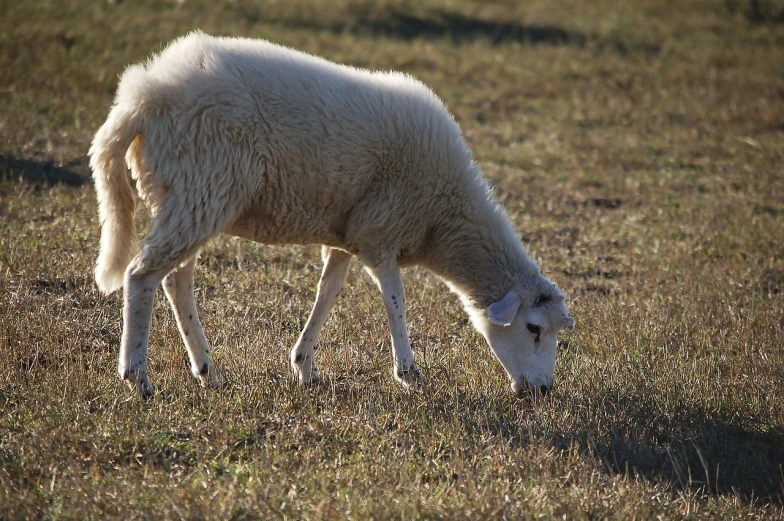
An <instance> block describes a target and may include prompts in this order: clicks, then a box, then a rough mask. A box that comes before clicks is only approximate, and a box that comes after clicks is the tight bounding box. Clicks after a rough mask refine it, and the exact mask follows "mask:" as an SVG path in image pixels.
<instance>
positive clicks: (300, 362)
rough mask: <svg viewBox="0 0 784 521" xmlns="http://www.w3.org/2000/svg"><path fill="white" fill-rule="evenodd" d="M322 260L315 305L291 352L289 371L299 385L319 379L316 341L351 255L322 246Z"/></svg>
mask: <svg viewBox="0 0 784 521" xmlns="http://www.w3.org/2000/svg"><path fill="white" fill-rule="evenodd" d="M322 258H323V259H324V270H323V271H322V273H321V280H320V281H319V286H318V291H317V293H316V302H315V303H314V304H313V310H312V311H311V312H310V318H308V322H307V324H305V328H304V329H303V330H302V333H301V334H300V335H299V339H298V340H297V343H296V344H295V345H294V347H293V348H292V350H291V368H292V369H293V370H294V374H295V375H296V376H297V377H298V378H299V382H300V383H301V384H303V385H305V384H311V383H317V382H318V381H320V379H321V377H320V375H319V371H318V367H316V342H317V341H318V337H319V334H320V333H321V328H322V327H323V326H324V322H326V320H327V316H329V311H330V310H331V309H332V307H333V306H334V305H335V301H337V298H338V294H339V293H340V290H341V289H343V285H344V284H345V282H346V275H347V274H348V266H349V263H350V262H351V254H349V253H346V252H344V251H341V250H336V249H334V248H329V247H326V246H325V247H324V248H323V250H322Z"/></svg>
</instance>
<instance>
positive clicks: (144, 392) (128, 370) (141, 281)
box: [117, 254, 168, 398]
mask: <svg viewBox="0 0 784 521" xmlns="http://www.w3.org/2000/svg"><path fill="white" fill-rule="evenodd" d="M140 258H141V254H139V255H137V256H136V258H134V260H133V261H132V262H131V264H130V266H128V269H127V270H126V271H125V279H124V283H123V295H124V305H123V335H122V342H121V344H120V359H119V362H118V364H117V371H118V372H119V373H120V378H121V379H123V380H125V381H126V382H127V383H128V386H129V387H130V388H131V389H133V390H136V391H137V392H138V393H139V394H140V395H141V396H142V398H149V397H150V396H152V395H153V392H154V391H153V387H152V384H150V381H149V379H148V378H147V346H148V343H149V340H150V320H151V319H152V304H153V298H154V297H155V290H156V289H157V288H158V284H160V282H161V279H163V276H164V275H165V274H166V271H168V270H156V271H146V270H142V269H140V266H141V264H142V263H141V261H140Z"/></svg>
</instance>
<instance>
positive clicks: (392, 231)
mask: <svg viewBox="0 0 784 521" xmlns="http://www.w3.org/2000/svg"><path fill="white" fill-rule="evenodd" d="M89 155H90V166H91V168H92V170H93V178H94V182H95V188H96V192H97V199H98V203H99V217H100V222H101V245H100V252H99V256H98V259H97V261H96V268H95V277H96V281H97V284H98V287H99V289H100V290H101V291H102V292H104V293H106V294H108V293H111V292H112V291H114V290H116V289H118V288H119V287H120V286H122V287H123V290H124V291H123V294H124V302H123V333H122V340H121V347H120V355H119V362H118V372H119V375H120V377H121V378H122V379H123V380H125V381H126V382H127V383H128V385H129V386H130V387H131V389H134V390H135V391H137V392H138V393H139V394H140V395H141V396H142V397H149V396H151V395H152V394H153V386H152V384H151V383H150V381H149V378H148V375H147V352H148V341H149V334H150V320H151V313H152V305H153V297H154V294H155V290H156V288H157V287H158V285H159V284H160V283H161V282H162V283H163V289H164V292H165V294H166V296H167V298H168V300H169V302H170V304H171V308H172V310H173V311H174V314H175V316H176V321H177V325H178V327H179V330H180V333H181V335H182V338H183V341H184V343H185V346H186V348H187V350H188V353H189V358H190V365H191V372H192V373H193V375H194V376H195V377H196V378H198V379H199V380H200V381H201V383H202V385H204V386H206V387H218V386H221V385H222V384H223V382H224V376H223V375H222V374H221V371H220V370H219V369H218V368H217V367H216V365H215V362H214V360H213V357H212V354H211V350H210V346H209V343H208V341H207V339H206V337H205V335H204V331H203V329H202V327H201V324H200V321H199V316H198V312H197V310H196V304H195V300H194V295H193V280H194V267H195V262H196V258H197V256H198V254H199V252H200V250H201V249H202V248H203V246H204V245H205V244H206V243H207V242H208V241H209V240H210V239H211V238H213V237H215V236H216V235H218V234H219V233H225V234H229V235H232V236H237V237H243V238H247V239H251V240H254V241H257V242H261V243H265V244H301V245H304V244H321V245H322V247H323V250H322V257H323V262H324V266H323V272H322V274H321V279H320V281H319V284H318V290H317V295H316V300H315V303H314V305H313V309H312V311H311V313H310V317H309V319H308V321H307V323H306V325H305V327H304V329H303V330H302V333H301V334H300V336H299V339H298V340H297V342H296V344H295V345H294V347H293V348H292V349H291V352H290V363H291V367H292V370H293V371H294V374H295V376H296V377H297V378H298V379H299V382H300V383H301V384H303V385H307V384H312V383H315V382H318V381H319V380H320V375H319V371H318V368H317V366H316V342H317V340H318V337H319V333H320V332H321V329H322V326H323V325H324V322H325V321H326V319H327V316H328V314H329V312H330V309H331V308H332V307H333V305H334V304H335V301H336V299H337V296H338V293H339V292H340V291H341V289H342V288H343V285H344V283H345V281H346V275H347V272H348V268H349V263H350V261H351V258H352V257H357V258H358V259H359V260H360V262H361V263H362V264H363V266H364V268H365V270H366V271H367V272H368V273H369V274H370V276H371V277H372V278H373V280H374V281H375V282H376V284H377V285H378V287H379V289H380V291H381V298H382V300H383V303H384V307H385V310H386V314H387V318H388V322H389V327H390V332H391V337H392V354H393V368H392V373H393V376H394V378H395V379H397V380H398V381H399V382H400V383H402V384H403V385H404V386H407V387H418V386H419V385H421V384H422V383H423V382H424V381H425V379H424V376H423V375H422V373H421V372H420V370H419V368H418V367H417V364H416V362H415V360H414V353H413V352H412V350H411V345H410V342H409V338H408V333H407V328H406V311H405V295H404V291H403V284H402V282H401V278H400V268H402V267H407V266H414V265H418V266H422V267H424V268H425V269H427V270H430V271H431V272H432V273H434V274H435V275H436V276H438V277H439V278H440V279H442V280H443V281H445V282H446V284H447V285H448V286H449V287H450V288H451V289H452V290H453V291H454V292H455V293H457V295H458V296H459V298H460V300H461V301H462V304H463V306H464V308H465V309H466V311H467V312H468V315H469V316H470V318H471V320H472V322H473V324H474V326H475V327H476V328H477V330H478V331H479V332H480V333H481V334H482V335H483V336H484V338H485V339H486V340H487V342H488V344H489V345H490V348H491V350H492V351H493V353H494V354H495V356H496V357H497V359H498V360H499V361H500V363H501V364H502V366H503V368H504V369H505V370H506V373H507V374H508V377H509V379H510V381H511V386H512V389H513V391H515V392H516V393H517V394H520V395H522V394H524V393H530V392H533V393H534V395H538V393H540V392H541V393H545V392H547V391H548V390H549V389H550V388H551V386H552V379H553V373H554V369H555V356H556V345H557V338H556V337H557V334H558V332H559V330H561V329H563V328H572V327H573V326H574V320H573V319H572V318H571V317H569V316H568V314H567V306H566V303H565V297H564V295H563V294H562V293H561V292H560V291H559V290H558V288H557V287H556V286H555V285H554V284H553V283H552V282H550V281H549V280H548V279H547V278H545V277H544V276H543V275H541V273H540V270H539V267H538V266H537V264H536V263H535V262H534V261H533V260H532V259H531V258H530V257H529V256H528V254H527V253H526V250H525V248H524V246H523V244H522V242H521V240H520V239H519V238H518V237H517V235H516V233H515V230H514V228H513V227H512V224H511V222H510V220H509V218H508V217H507V214H506V213H505V211H504V210H503V209H502V208H501V207H500V206H499V204H498V203H497V202H496V201H495V199H494V198H493V195H492V190H491V188H490V187H489V185H488V183H487V181H486V180H485V178H484V177H483V176H482V174H481V171H480V169H479V166H478V165H477V163H476V162H475V161H474V160H473V159H472V155H471V151H470V149H469V148H468V145H467V144H466V142H465V140H464V138H463V135H462V133H461V131H460V128H459V127H458V124H457V123H456V121H455V120H454V118H453V117H452V115H451V114H450V113H449V112H448V110H447V109H446V107H445V106H444V104H443V103H442V102H441V100H440V99H439V98H438V97H437V96H436V95H435V94H434V93H433V92H432V91H431V90H430V89H429V88H428V87H426V86H425V85H424V84H422V83H421V82H419V81H417V80H415V79H414V78H412V77H410V76H408V75H404V74H401V73H398V72H371V71H367V70H363V69H358V68H353V67H349V66H344V65H339V64H335V63H332V62H329V61H327V60H324V59H321V58H318V57H315V56H311V55H308V54H305V53H301V52H298V51H295V50H292V49H289V48H286V47H282V46H279V45H276V44H273V43H270V42H267V41H262V40H252V39H241V38H220V37H212V36H209V35H206V34H204V33H202V32H199V31H196V32H193V33H190V34H188V35H187V36H184V37H181V38H179V39H177V40H175V41H173V42H172V43H170V44H169V45H168V47H167V48H166V49H165V50H163V51H162V52H161V53H159V54H157V55H154V56H153V57H151V58H150V59H149V61H148V62H147V63H146V64H138V65H133V66H130V67H129V68H128V69H127V70H126V71H125V72H124V73H123V75H122V77H121V79H120V82H119V86H118V89H117V94H116V97H115V100H114V104H113V106H112V109H111V111H110V113H109V116H108V118H107V120H106V122H105V123H104V124H103V126H101V128H100V129H99V130H98V132H97V133H96V135H95V138H94V140H93V143H92V146H91V148H90V151H89ZM126 166H127V167H128V168H129V169H130V171H131V177H132V178H133V180H134V181H135V185H136V190H137V192H138V194H139V197H140V199H141V200H142V201H143V202H144V204H146V205H147V206H148V208H149V210H150V214H151V223H150V227H149V233H148V234H147V236H146V237H145V238H144V239H143V240H142V241H140V242H138V238H137V235H136V230H135V225H134V196H133V192H132V190H131V186H130V182H129V180H128V177H127V175H126Z"/></svg>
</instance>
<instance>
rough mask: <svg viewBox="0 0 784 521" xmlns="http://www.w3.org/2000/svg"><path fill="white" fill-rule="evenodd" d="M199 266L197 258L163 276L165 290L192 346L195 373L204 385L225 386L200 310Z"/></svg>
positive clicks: (184, 334)
mask: <svg viewBox="0 0 784 521" xmlns="http://www.w3.org/2000/svg"><path fill="white" fill-rule="evenodd" d="M195 267H196V257H194V258H192V259H191V260H189V261H188V262H187V263H186V264H184V265H183V266H182V267H181V268H179V269H177V270H174V271H172V272H171V273H169V274H168V275H167V276H166V278H164V279H163V290H164V291H165V292H166V296H167V297H168V298H169V303H170V304H171V308H172V310H173V311H174V316H175V317H176V319H177V326H178V327H179V329H180V334H181V335H182V340H183V342H184V343H185V347H186V348H187V349H188V357H189V358H190V361H191V372H192V373H193V376H195V377H196V378H198V379H199V380H200V381H201V384H202V385H203V386H204V387H210V388H217V387H220V386H222V385H223V383H224V378H223V375H222V374H221V373H220V370H219V369H218V368H217V366H216V365H215V362H214V361H213V359H212V352H211V351H210V344H209V342H207V337H206V336H205V335H204V329H203V328H202V327H201V322H200V321H199V313H198V311H197V310H196V299H195V298H194V296H193V271H194V269H195Z"/></svg>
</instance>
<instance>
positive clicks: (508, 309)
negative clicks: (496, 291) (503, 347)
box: [487, 291, 520, 326]
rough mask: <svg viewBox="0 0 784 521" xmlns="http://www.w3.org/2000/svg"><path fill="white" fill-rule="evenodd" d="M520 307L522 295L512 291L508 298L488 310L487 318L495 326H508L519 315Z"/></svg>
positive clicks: (492, 305) (491, 305)
mask: <svg viewBox="0 0 784 521" xmlns="http://www.w3.org/2000/svg"><path fill="white" fill-rule="evenodd" d="M519 307H520V295H518V294H517V293H515V292H514V291H510V292H509V293H507V294H506V296H505V297H504V298H503V299H502V300H501V301H499V302H496V303H495V304H490V306H488V308H487V318H489V319H490V322H492V323H493V324H498V325H499V326H508V325H509V324H511V323H512V321H513V320H514V317H515V315H517V308H519Z"/></svg>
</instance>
